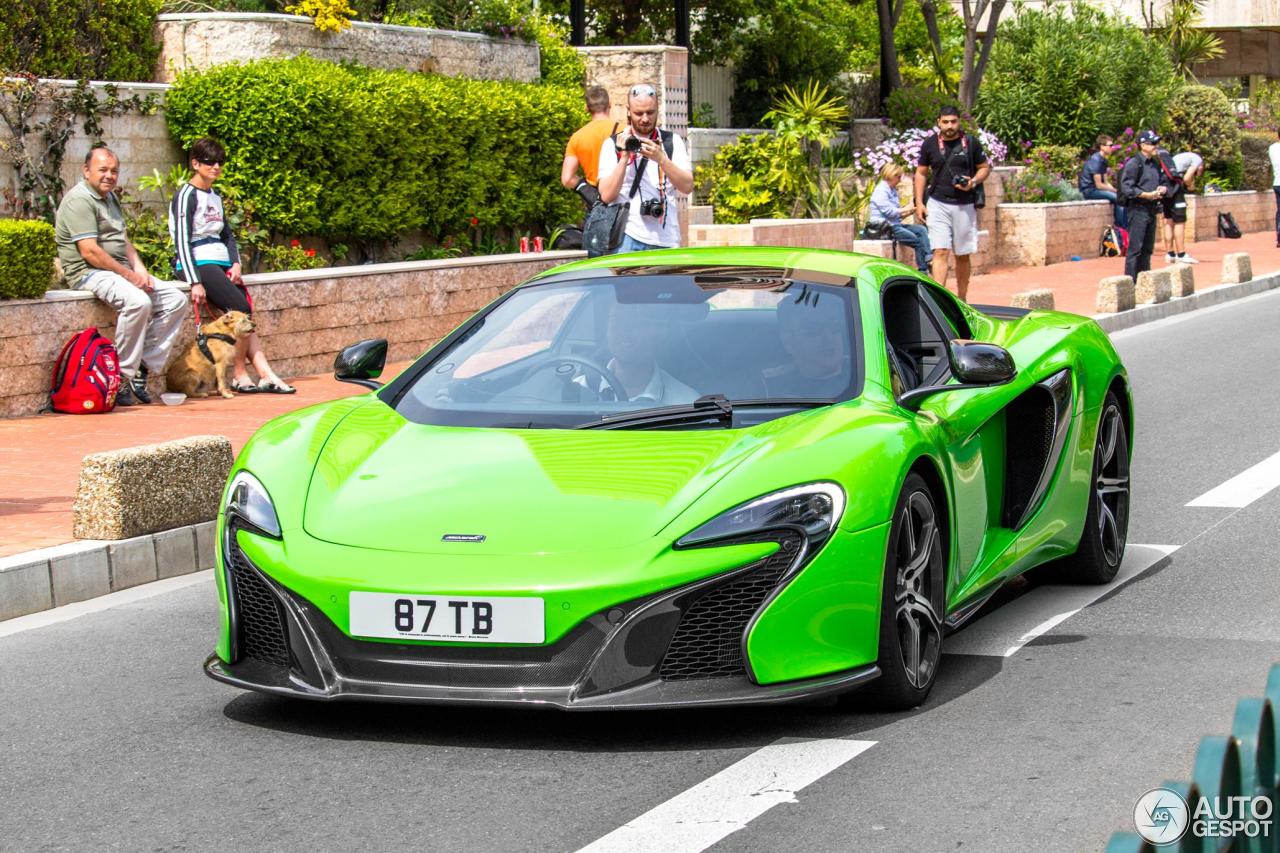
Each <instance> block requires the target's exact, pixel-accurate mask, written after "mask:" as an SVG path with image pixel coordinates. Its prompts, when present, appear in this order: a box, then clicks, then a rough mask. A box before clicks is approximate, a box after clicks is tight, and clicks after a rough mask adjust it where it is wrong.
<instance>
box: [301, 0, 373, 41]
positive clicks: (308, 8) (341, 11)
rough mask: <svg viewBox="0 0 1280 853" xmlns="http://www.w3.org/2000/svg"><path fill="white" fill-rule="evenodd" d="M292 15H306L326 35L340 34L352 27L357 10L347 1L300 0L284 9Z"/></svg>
mask: <svg viewBox="0 0 1280 853" xmlns="http://www.w3.org/2000/svg"><path fill="white" fill-rule="evenodd" d="M284 10H285V11H286V12H288V13H289V14H291V15H305V16H306V17H308V18H311V19H313V20H314V21H315V25H316V29H318V30H320V31H321V32H325V33H340V32H342V31H343V30H345V29H347V28H349V27H350V26H351V19H352V18H353V17H355V14H356V10H355V9H352V8H351V7H350V6H349V5H348V4H347V0H298V2H297V3H292V4H290V5H288V6H285V7H284Z"/></svg>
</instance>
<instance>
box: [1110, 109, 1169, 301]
mask: <svg viewBox="0 0 1280 853" xmlns="http://www.w3.org/2000/svg"><path fill="white" fill-rule="evenodd" d="M1159 143H1160V136H1159V134H1157V133H1156V132H1155V131H1154V130H1144V131H1142V133H1139V134H1138V149H1139V151H1140V152H1141V153H1139V154H1137V155H1136V156H1134V157H1130V158H1129V162H1127V163H1125V164H1124V169H1123V170H1122V171H1121V172H1120V197H1121V198H1123V199H1125V200H1126V204H1127V206H1128V208H1129V251H1128V252H1127V253H1126V254H1125V256H1124V274H1125V275H1127V276H1130V277H1131V278H1133V279H1134V280H1135V281H1137V279H1138V273H1140V272H1146V271H1147V270H1149V269H1151V252H1152V250H1153V249H1155V246H1156V216H1157V215H1158V214H1159V211H1160V199H1162V198H1163V197H1164V195H1165V193H1166V192H1167V188H1166V187H1165V186H1164V185H1163V183H1162V181H1161V177H1162V175H1163V173H1162V172H1161V171H1160V163H1159V162H1158V161H1157V160H1156V154H1157V152H1158V151H1159V150H1160V146H1159Z"/></svg>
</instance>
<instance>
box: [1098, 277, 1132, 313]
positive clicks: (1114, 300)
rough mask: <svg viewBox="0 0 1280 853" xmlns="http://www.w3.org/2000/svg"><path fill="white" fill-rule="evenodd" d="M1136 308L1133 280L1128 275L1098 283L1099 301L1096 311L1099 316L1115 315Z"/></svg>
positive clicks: (1108, 278)
mask: <svg viewBox="0 0 1280 853" xmlns="http://www.w3.org/2000/svg"><path fill="white" fill-rule="evenodd" d="M1133 306H1134V293H1133V279H1132V278H1130V277H1129V276H1127V275H1113V276H1108V277H1107V278H1104V279H1103V280H1102V281H1100V282H1098V300H1097V302H1095V303H1094V309H1095V310H1096V311H1097V312H1098V313H1099V314H1115V313H1117V312H1119V311H1128V310H1130V309H1132V308H1133Z"/></svg>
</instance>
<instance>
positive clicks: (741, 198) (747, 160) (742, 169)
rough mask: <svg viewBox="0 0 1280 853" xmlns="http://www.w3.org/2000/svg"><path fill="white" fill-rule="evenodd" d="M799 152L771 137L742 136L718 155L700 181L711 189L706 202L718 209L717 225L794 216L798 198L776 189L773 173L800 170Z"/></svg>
mask: <svg viewBox="0 0 1280 853" xmlns="http://www.w3.org/2000/svg"><path fill="white" fill-rule="evenodd" d="M803 161H804V157H803V155H801V153H800V150H799V148H798V147H797V146H796V145H795V144H794V143H791V142H788V141H786V140H783V139H780V138H779V137H777V136H775V135H774V134H771V133H761V134H755V135H752V134H745V133H744V134H743V135H742V136H739V137H738V140H737V141H736V142H734V143H732V144H730V145H726V146H724V147H723V148H721V149H720V150H719V151H717V152H716V156H715V159H714V160H712V161H711V165H710V166H709V167H706V168H704V169H703V170H702V171H701V174H700V175H699V180H700V182H701V183H702V185H703V186H704V187H707V188H708V192H707V200H708V202H709V203H710V204H712V205H714V206H715V217H716V222H727V223H743V222H750V221H751V220H752V219H773V218H780V217H787V216H790V215H791V212H792V208H793V205H794V204H795V200H796V194H795V193H794V192H788V191H787V190H785V189H783V188H780V187H778V186H776V183H775V182H773V181H771V180H770V176H771V173H773V171H774V170H775V168H777V167H778V166H779V165H783V164H786V165H789V166H790V167H791V168H790V169H786V170H785V171H794V170H796V169H799V168H801V166H802V164H803Z"/></svg>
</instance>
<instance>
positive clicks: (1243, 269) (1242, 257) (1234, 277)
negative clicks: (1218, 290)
mask: <svg viewBox="0 0 1280 853" xmlns="http://www.w3.org/2000/svg"><path fill="white" fill-rule="evenodd" d="M1222 281H1223V283H1224V284H1239V283H1240V282H1242V281H1253V264H1252V263H1250V262H1249V253H1248V252H1232V253H1231V254H1229V255H1226V256H1224V257H1223V259H1222Z"/></svg>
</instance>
